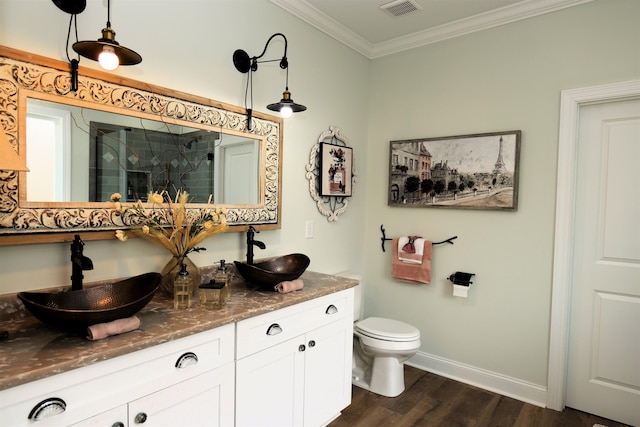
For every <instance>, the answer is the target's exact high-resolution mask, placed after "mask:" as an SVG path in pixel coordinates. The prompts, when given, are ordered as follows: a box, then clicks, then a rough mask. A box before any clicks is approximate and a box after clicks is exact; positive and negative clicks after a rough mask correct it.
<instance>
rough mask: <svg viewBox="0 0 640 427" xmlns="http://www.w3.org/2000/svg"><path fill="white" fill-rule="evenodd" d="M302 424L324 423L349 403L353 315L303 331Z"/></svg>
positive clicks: (319, 424)
mask: <svg viewBox="0 0 640 427" xmlns="http://www.w3.org/2000/svg"><path fill="white" fill-rule="evenodd" d="M306 339H307V342H306V346H307V351H305V387H304V425H305V426H308V427H315V426H321V425H326V424H327V423H328V422H329V421H330V420H332V419H333V418H335V417H337V416H338V415H339V414H340V411H342V410H343V409H344V408H346V407H347V406H349V404H351V364H352V352H353V322H352V318H351V317H348V318H344V319H342V320H338V321H336V322H333V323H330V324H329V325H327V326H323V327H321V328H318V329H315V330H313V331H311V332H309V333H308V334H307V335H306Z"/></svg>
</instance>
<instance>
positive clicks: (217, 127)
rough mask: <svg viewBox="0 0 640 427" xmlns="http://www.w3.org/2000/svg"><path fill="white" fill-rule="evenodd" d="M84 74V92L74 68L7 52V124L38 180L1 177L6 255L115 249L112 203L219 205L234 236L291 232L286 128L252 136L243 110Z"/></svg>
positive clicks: (3, 55)
mask: <svg viewBox="0 0 640 427" xmlns="http://www.w3.org/2000/svg"><path fill="white" fill-rule="evenodd" d="M80 74H81V75H80V76H79V85H78V90H77V91H76V92H73V91H71V90H70V89H71V85H70V73H69V64H67V63H65V62H61V61H57V60H53V59H49V58H45V57H41V56H36V55H32V54H29V53H26V52H21V51H17V50H13V49H11V48H7V47H2V46H0V123H1V125H2V128H3V130H4V132H5V133H6V135H7V136H8V139H9V141H10V143H11V144H12V145H13V146H14V147H17V148H18V152H19V154H20V156H21V157H22V158H23V159H26V163H27V166H28V167H29V169H30V171H29V172H19V173H18V172H12V171H0V244H2V243H4V244H16V243H32V242H47V241H62V240H67V239H68V235H69V234H70V233H78V232H83V233H84V232H91V233H90V234H89V235H88V236H87V238H88V239H95V238H111V237H112V236H113V232H112V231H113V230H115V229H118V228H123V227H124V225H123V224H122V222H121V221H120V218H119V216H118V215H115V214H114V210H113V204H112V203H111V202H110V201H109V198H110V195H111V194H113V193H120V194H121V195H122V196H123V199H124V200H128V201H132V202H134V201H136V200H138V199H142V200H143V201H145V200H146V195H147V194H148V192H149V191H162V190H166V191H168V192H169V194H172V192H175V191H176V190H185V191H187V192H188V193H189V194H190V196H191V197H190V202H191V203H190V205H189V207H191V208H197V207H198V206H199V204H202V203H206V202H207V201H208V200H209V197H210V196H211V198H212V199H211V200H212V202H213V203H214V204H215V205H216V206H224V207H226V208H227V221H228V222H229V226H230V228H229V229H230V230H231V231H241V230H244V229H246V227H247V226H249V225H253V226H255V227H256V228H260V229H273V228H279V227H280V199H281V197H280V186H281V170H280V168H281V151H282V135H281V130H282V119H280V118H277V117H275V116H271V115H268V114H263V113H259V112H255V113H254V114H253V119H252V126H251V130H248V129H247V126H246V125H247V123H246V116H245V111H244V109H242V108H240V107H236V106H232V105H228V104H224V103H221V102H216V101H213V100H210V99H206V98H202V97H198V96H195V95H189V94H185V93H182V92H177V91H174V90H171V89H166V88H162V87H158V86H154V85H150V84H146V83H144V82H139V81H135V80H131V79H126V78H122V77H118V76H115V75H112V74H108V73H104V72H102V71H97V70H91V69H81V71H80ZM200 206H201V205H200ZM107 231H108V233H107ZM100 232H104V233H100ZM25 233H26V235H25Z"/></svg>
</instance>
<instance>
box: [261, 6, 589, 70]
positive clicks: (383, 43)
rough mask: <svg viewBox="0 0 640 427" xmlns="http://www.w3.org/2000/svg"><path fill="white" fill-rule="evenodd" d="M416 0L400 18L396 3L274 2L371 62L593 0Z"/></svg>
mask: <svg viewBox="0 0 640 427" xmlns="http://www.w3.org/2000/svg"><path fill="white" fill-rule="evenodd" d="M405 1H406V0H405ZM411 1H413V2H414V3H416V4H417V5H418V6H419V7H420V9H419V10H418V11H416V12H413V13H409V14H406V15H402V16H398V17H396V16H393V15H391V14H389V13H388V12H387V11H385V10H383V9H381V8H380V6H382V5H384V4H387V3H391V2H392V0H271V2H272V3H274V4H276V5H278V6H280V7H281V8H283V9H284V10H286V11H288V12H290V13H292V14H293V15H295V16H297V17H298V18H300V19H302V20H303V21H305V22H307V23H308V24H310V25H312V26H314V27H316V28H317V29H318V30H320V31H322V32H324V33H326V34H328V35H330V36H331V37H333V38H335V39H336V40H338V41H340V42H341V43H344V44H345V45H347V46H349V47H350V48H352V49H354V50H356V51H357V52H359V53H361V54H362V55H364V56H366V57H367V58H370V59H373V58H378V57H381V56H385V55H390V54H392V53H396V52H400V51H403V50H408V49H412V48H415V47H418V46H422V45H426V44H430V43H435V42H438V41H442V40H446V39H449V38H453V37H457V36H461V35H464V34H469V33H472V32H475V31H480V30H483V29H486V28H491V27H496V26H498V25H503V24H507V23H510V22H514V21H519V20H522V19H527V18H531V17H534V16H537V15H541V14H544V13H549V12H553V11H556V10H560V9H564V8H566V7H572V6H576V5H579V4H583V3H587V2H590V1H593V0H411Z"/></svg>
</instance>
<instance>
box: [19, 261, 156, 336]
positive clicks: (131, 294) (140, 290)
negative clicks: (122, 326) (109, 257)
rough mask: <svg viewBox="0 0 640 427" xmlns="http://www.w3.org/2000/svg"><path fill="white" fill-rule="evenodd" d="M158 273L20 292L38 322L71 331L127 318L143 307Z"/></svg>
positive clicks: (82, 331) (152, 292) (23, 301)
mask: <svg viewBox="0 0 640 427" xmlns="http://www.w3.org/2000/svg"><path fill="white" fill-rule="evenodd" d="M161 277H162V276H161V275H160V274H159V273H145V274H141V275H139V276H134V277H130V278H128V279H124V280H120V281H118V282H114V283H108V284H104V285H98V286H93V287H87V288H86V289H82V290H77V291H64V292H19V293H18V298H20V300H21V301H22V303H23V304H24V306H25V307H26V309H27V310H28V311H29V312H31V314H33V316H34V317H35V318H36V319H38V320H40V321H41V322H43V323H45V324H47V325H50V326H54V327H57V328H60V329H64V330H67V331H70V332H79V333H85V332H86V330H87V327H88V326H91V325H95V324H98V323H104V322H110V321H112V320H117V319H122V318H125V317H129V316H132V315H134V314H135V313H137V312H138V311H140V310H141V309H142V308H143V307H144V306H146V305H147V304H148V303H149V301H151V298H153V295H154V294H155V293H156V291H157V290H158V287H159V286H160V279H161Z"/></svg>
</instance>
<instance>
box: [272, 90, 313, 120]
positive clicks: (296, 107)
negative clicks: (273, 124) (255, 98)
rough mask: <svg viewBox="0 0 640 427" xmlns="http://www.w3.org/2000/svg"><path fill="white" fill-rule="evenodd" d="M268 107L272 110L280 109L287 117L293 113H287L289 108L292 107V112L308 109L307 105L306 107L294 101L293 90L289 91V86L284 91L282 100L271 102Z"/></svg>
mask: <svg viewBox="0 0 640 427" xmlns="http://www.w3.org/2000/svg"><path fill="white" fill-rule="evenodd" d="M267 108H268V109H269V110H271V111H278V112H279V113H280V114H282V116H283V117H285V118H286V117H288V116H289V115H291V114H288V115H287V109H290V111H291V113H299V112H301V111H305V110H306V109H307V107H305V106H304V105H301V104H296V103H295V102H293V99H291V92H289V88H286V89H285V91H284V92H283V93H282V99H281V100H280V102H276V103H273V104H269V105H267Z"/></svg>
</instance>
